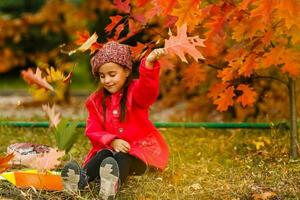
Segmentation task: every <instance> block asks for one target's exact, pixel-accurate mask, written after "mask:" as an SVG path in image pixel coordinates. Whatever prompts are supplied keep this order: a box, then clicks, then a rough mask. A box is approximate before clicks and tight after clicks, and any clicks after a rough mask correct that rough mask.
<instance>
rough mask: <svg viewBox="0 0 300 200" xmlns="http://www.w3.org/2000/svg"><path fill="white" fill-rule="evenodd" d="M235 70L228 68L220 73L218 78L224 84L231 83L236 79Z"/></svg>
mask: <svg viewBox="0 0 300 200" xmlns="http://www.w3.org/2000/svg"><path fill="white" fill-rule="evenodd" d="M234 74H235V69H234V68H233V67H226V68H224V69H222V70H219V71H218V75H217V77H218V78H221V79H222V81H223V82H226V81H231V80H233V78H234Z"/></svg>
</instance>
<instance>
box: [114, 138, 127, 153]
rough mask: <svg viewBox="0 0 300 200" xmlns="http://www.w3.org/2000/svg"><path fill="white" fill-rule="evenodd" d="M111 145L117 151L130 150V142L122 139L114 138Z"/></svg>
mask: <svg viewBox="0 0 300 200" xmlns="http://www.w3.org/2000/svg"><path fill="white" fill-rule="evenodd" d="M110 146H111V147H112V148H113V149H114V151H115V152H123V153H128V151H129V150H130V144H129V143H128V142H126V141H125V140H122V139H114V140H113V141H112V142H111V143H110Z"/></svg>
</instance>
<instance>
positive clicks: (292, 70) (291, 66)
mask: <svg viewBox="0 0 300 200" xmlns="http://www.w3.org/2000/svg"><path fill="white" fill-rule="evenodd" d="M284 62H285V63H284V65H283V66H282V68H281V71H282V72H283V73H285V72H287V73H288V74H289V75H290V76H292V77H297V76H298V75H299V64H300V62H299V61H297V60H295V59H292V58H290V57H288V58H284Z"/></svg>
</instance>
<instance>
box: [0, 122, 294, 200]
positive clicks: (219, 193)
mask: <svg viewBox="0 0 300 200" xmlns="http://www.w3.org/2000/svg"><path fill="white" fill-rule="evenodd" d="M83 131H84V130H83V129H78V133H79V134H80V137H79V139H78V141H77V143H76V144H75V146H74V148H73V149H72V150H71V153H70V154H71V155H72V157H73V158H75V159H76V160H78V161H79V162H81V161H82V160H83V157H84V155H85V154H86V153H87V150H88V149H89V147H90V145H89V142H88V140H87V139H86V138H85V137H84V136H83ZM160 131H161V132H162V134H163V135H164V137H165V138H166V140H167V142H168V144H169V147H170V151H171V154H170V160H169V165H168V167H167V168H166V170H165V171H164V172H156V173H154V172H148V173H147V174H145V175H144V176H141V177H129V179H128V180H127V183H126V184H125V185H124V186H123V188H122V189H121V190H120V192H119V193H118V196H117V199H118V200H122V199H124V200H127V199H138V200H152V199H163V200H165V199H172V200H173V199H183V200H189V199H195V200H196V199H197V200H198V199H254V195H258V194H262V193H264V192H268V191H270V192H273V193H275V194H276V196H274V197H273V198H272V199H300V187H299V184H300V176H299V175H300V161H298V160H290V159H289V157H288V152H289V148H288V147H289V143H288V139H289V137H288V133H287V132H284V131H279V130H267V131H266V130H208V129H184V128H182V129H180V128H177V129H160ZM49 137H50V139H49ZM24 141H26V142H35V143H42V144H49V145H54V144H53V142H51V141H54V138H53V136H51V135H50V136H49V134H48V130H47V129H40V128H35V129H30V128H8V127H0V152H5V151H6V147H7V146H8V145H9V144H11V143H14V142H24ZM69 159H70V157H66V158H65V159H64V160H63V163H65V162H66V161H67V160H69ZM91 188H92V189H87V190H84V191H81V193H80V194H77V195H70V194H67V193H65V192H47V191H36V190H34V189H32V188H29V189H22V190H20V189H17V188H15V187H14V186H12V185H10V184H9V183H7V182H5V181H1V182H0V197H1V196H2V197H4V198H12V199H50V198H51V199H97V198H98V196H97V187H96V186H95V187H91Z"/></svg>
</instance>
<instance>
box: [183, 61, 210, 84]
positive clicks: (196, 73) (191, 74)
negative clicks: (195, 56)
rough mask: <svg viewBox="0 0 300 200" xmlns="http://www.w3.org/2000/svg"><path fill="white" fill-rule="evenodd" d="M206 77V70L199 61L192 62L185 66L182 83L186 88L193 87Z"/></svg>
mask: <svg viewBox="0 0 300 200" xmlns="http://www.w3.org/2000/svg"><path fill="white" fill-rule="evenodd" d="M205 78H206V71H205V70H204V69H203V68H202V67H201V66H200V64H199V63H196V62H193V63H192V64H191V65H190V66H188V67H187V68H185V70H184V72H183V83H184V86H185V87H186V88H188V89H194V88H196V86H198V85H199V82H203V81H204V80H205Z"/></svg>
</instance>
